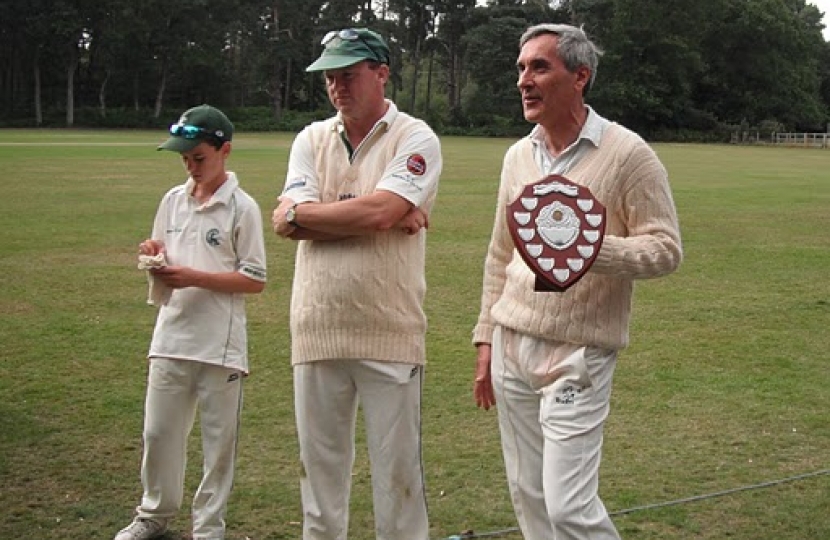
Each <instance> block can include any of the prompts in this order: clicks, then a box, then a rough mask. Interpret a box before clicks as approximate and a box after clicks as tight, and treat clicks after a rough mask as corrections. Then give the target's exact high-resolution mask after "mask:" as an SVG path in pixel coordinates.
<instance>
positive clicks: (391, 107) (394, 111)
mask: <svg viewBox="0 0 830 540" xmlns="http://www.w3.org/2000/svg"><path fill="white" fill-rule="evenodd" d="M385 101H386V104H387V105H388V106H387V107H386V113H384V115H383V116H381V117H380V120H378V121H377V122H376V123H375V125H374V126H373V127H372V129H371V131H369V135H371V134H372V133H374V132H375V131H377V130H379V129H381V128H382V129H385V130H387V131H388V130H389V127H390V126H391V125H392V123H393V122H394V121H395V119H396V118H397V117H398V107H397V105H395V103H394V102H393V101H390V100H388V99H387V100H385ZM336 119H337V120H336V121H335V122H334V125H333V126H332V129H333V130H335V131H337V132H338V133H342V131H343V116H342V115H341V114H340V112H339V111H338V113H337V116H336ZM367 138H368V135H367Z"/></svg>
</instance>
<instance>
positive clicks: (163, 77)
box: [153, 59, 167, 118]
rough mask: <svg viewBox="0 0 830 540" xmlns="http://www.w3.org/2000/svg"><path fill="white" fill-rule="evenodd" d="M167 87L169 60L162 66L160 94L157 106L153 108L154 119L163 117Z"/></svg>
mask: <svg viewBox="0 0 830 540" xmlns="http://www.w3.org/2000/svg"><path fill="white" fill-rule="evenodd" d="M166 87H167V59H165V60H164V62H163V63H162V66H161V80H160V81H159V87H158V92H157V93H156V104H155V106H154V107H153V118H158V117H159V116H161V109H162V107H163V105H164V90H165V88H166Z"/></svg>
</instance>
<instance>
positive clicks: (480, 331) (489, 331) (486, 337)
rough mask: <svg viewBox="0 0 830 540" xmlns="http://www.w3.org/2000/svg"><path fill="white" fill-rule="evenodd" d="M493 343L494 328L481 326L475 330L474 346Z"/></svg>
mask: <svg viewBox="0 0 830 540" xmlns="http://www.w3.org/2000/svg"><path fill="white" fill-rule="evenodd" d="M492 342H493V326H492V325H489V324H479V325H476V327H475V328H474V329H473V345H478V344H479V343H492Z"/></svg>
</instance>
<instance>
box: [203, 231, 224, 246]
mask: <svg viewBox="0 0 830 540" xmlns="http://www.w3.org/2000/svg"><path fill="white" fill-rule="evenodd" d="M205 242H207V245H209V246H213V247H219V246H220V245H221V244H222V238H221V236H220V234H219V229H210V230H209V231H208V232H207V233H205Z"/></svg>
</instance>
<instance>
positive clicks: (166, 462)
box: [115, 105, 266, 540]
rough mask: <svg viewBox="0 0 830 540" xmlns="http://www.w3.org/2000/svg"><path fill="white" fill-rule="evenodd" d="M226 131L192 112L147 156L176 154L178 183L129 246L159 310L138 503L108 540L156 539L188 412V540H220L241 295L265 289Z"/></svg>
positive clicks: (223, 120) (179, 488)
mask: <svg viewBox="0 0 830 540" xmlns="http://www.w3.org/2000/svg"><path fill="white" fill-rule="evenodd" d="M232 136H233V124H231V122H230V121H229V120H228V118H227V117H226V116H225V115H224V114H223V113H222V112H221V111H219V110H218V109H215V108H213V107H211V106H209V105H201V106H199V107H194V108H192V109H190V110H188V111H186V112H185V113H184V114H183V115H182V116H181V118H179V121H178V122H177V123H176V124H173V125H172V126H171V127H170V138H169V139H167V141H165V142H164V143H163V144H162V145H161V146H159V147H158V149H159V150H162V149H164V150H172V151H174V152H178V153H179V154H181V157H182V162H183V163H184V167H185V169H187V172H188V174H189V178H188V179H187V181H186V182H185V183H184V184H182V185H180V186H177V187H174V188H173V189H171V190H170V191H168V192H167V194H166V195H165V196H164V198H163V199H162V200H161V204H160V205H159V208H158V211H157V213H156V218H155V221H154V223H153V232H152V236H151V237H150V238H148V239H147V240H145V241H143V242H142V243H141V244H140V246H139V252H140V255H139V259H140V263H139V267H141V268H148V269H149V275H150V300H148V301H149V302H150V303H155V304H157V305H160V310H159V313H158V319H157V321H156V326H155V330H154V331H153V339H152V342H151V344H150V352H149V354H148V357H149V360H150V369H149V376H148V381H147V397H146V402H145V406H144V455H143V459H142V462H141V483H142V485H143V488H144V494H143V497H142V499H141V504H140V505H139V506H138V507H137V508H136V517H135V519H134V520H133V522H132V523H130V525H128V526H127V527H125V528H124V529H122V530H121V531H120V532H119V533H118V534H117V535H116V536H115V540H146V539H151V538H157V537H159V536H161V535H163V534H164V532H165V531H166V530H167V525H168V522H169V521H170V519H172V518H173V516H174V515H175V514H176V512H177V511H178V510H179V508H180V507H181V503H182V496H183V484H184V472H185V458H186V454H187V451H186V450H187V438H188V434H189V433H190V430H191V428H192V426H193V422H194V418H195V415H196V408H197V406H198V408H199V416H200V421H201V431H202V451H203V454H204V471H203V476H202V481H201V484H200V485H199V489H198V491H197V492H196V494H195V496H194V498H193V539H194V540H222V539H224V537H225V520H224V516H225V510H226V508H227V502H228V496H229V494H230V491H231V486H232V484H233V474H234V460H235V453H236V438H237V430H238V427H239V414H240V410H241V406H242V379H243V377H244V376H245V375H246V374H247V373H248V357H247V334H246V319H245V301H244V293H259V292H261V291H262V290H263V288H264V287H265V278H266V273H265V247H264V240H263V231H262V214H261V212H260V209H259V206H258V205H257V203H256V201H254V199H252V198H251V197H250V196H249V195H248V194H247V193H245V192H244V191H242V189H241V188H240V187H239V182H238V180H237V178H236V175H235V174H234V173H233V172H229V171H226V170H225V161H226V160H227V158H228V155H229V154H230V152H231V138H232Z"/></svg>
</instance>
